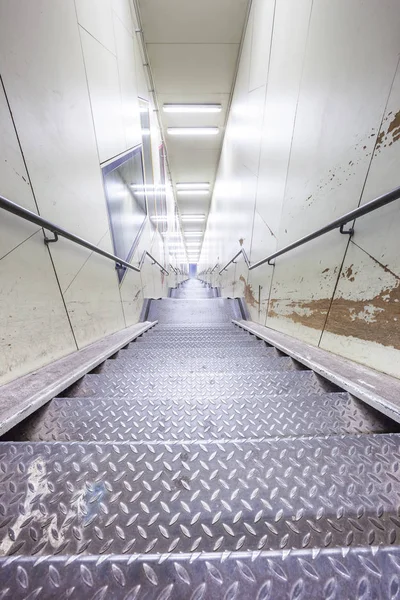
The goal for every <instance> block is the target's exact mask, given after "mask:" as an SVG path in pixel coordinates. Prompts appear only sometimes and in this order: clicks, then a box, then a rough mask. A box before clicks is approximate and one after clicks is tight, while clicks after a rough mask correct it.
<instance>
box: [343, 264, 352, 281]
mask: <svg viewBox="0 0 400 600" xmlns="http://www.w3.org/2000/svg"><path fill="white" fill-rule="evenodd" d="M353 267H354V265H350V266H349V267H347V269H345V270H344V271H343V273H342V277H346V278H347V279H348V280H349V281H354V280H355V277H354V275H353Z"/></svg>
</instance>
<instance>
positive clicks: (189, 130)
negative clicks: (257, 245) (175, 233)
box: [163, 104, 222, 259]
mask: <svg viewBox="0 0 400 600" xmlns="http://www.w3.org/2000/svg"><path fill="white" fill-rule="evenodd" d="M163 110H164V112H166V113H186V114H188V113H190V114H202V113H219V112H221V110H222V106H221V104H164V105H163ZM167 133H168V134H169V135H181V136H188V135H189V136H206V135H218V133H219V128H218V127H168V128H167ZM176 191H177V194H178V195H179V196H208V195H209V194H210V184H209V183H177V184H176ZM181 219H182V221H183V222H201V221H204V219H205V215H193V214H192V215H182V217H181ZM202 234H203V232H202V231H198V232H187V233H185V237H191V236H193V237H195V236H196V237H200V236H202ZM200 245H201V241H200V239H199V240H198V241H197V242H186V247H187V248H193V247H196V248H197V252H196V253H194V252H195V251H193V250H190V251H189V252H188V257H189V258H192V259H197V258H198V254H199V251H200ZM178 248H179V249H181V250H182V249H183V244H182V242H181V246H178ZM177 258H178V256H177ZM182 258H185V257H184V256H182Z"/></svg>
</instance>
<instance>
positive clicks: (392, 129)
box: [387, 110, 400, 142]
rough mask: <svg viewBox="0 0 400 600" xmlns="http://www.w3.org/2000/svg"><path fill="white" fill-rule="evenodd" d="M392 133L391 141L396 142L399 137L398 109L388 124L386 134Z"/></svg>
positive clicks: (399, 115) (399, 117)
mask: <svg viewBox="0 0 400 600" xmlns="http://www.w3.org/2000/svg"><path fill="white" fill-rule="evenodd" d="M390 133H391V134H392V136H393V141H394V142H397V140H398V139H399V138H400V110H399V111H398V112H397V113H396V114H395V116H394V118H393V119H392V121H391V122H390V124H389V128H388V130H387V135H389V134H390Z"/></svg>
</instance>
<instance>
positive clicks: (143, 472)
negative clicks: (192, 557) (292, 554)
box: [0, 434, 400, 556]
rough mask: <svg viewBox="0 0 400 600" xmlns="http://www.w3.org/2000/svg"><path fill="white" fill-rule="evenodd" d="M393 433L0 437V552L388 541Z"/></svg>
mask: <svg viewBox="0 0 400 600" xmlns="http://www.w3.org/2000/svg"><path fill="white" fill-rule="evenodd" d="M399 461H400V435H398V434H382V435H369V436H358V437H357V436H344V437H327V438H293V439H290V438H289V439H287V438H283V439H278V440H269V441H268V440H267V441H254V442H240V443H233V442H226V443H222V442H215V443H211V442H208V443H191V442H187V443H185V444H163V443H148V444H136V445H135V444H128V443H122V444H116V443H114V444H113V443H108V444H107V443H92V444H90V443H79V442H77V443H74V442H70V443H68V444H65V443H52V444H50V443H34V444H32V443H26V444H25V443H20V444H15V443H7V442H4V443H2V444H0V494H1V495H0V515H1V519H0V553H1V554H9V555H12V554H29V555H33V556H39V555H46V554H60V555H61V554H110V553H114V554H126V553H133V552H135V553H168V552H221V551H245V550H277V549H280V550H283V549H290V548H298V549H300V548H327V547H348V546H362V545H364V546H372V545H374V546H376V545H392V544H398V543H399V541H400V518H399V511H400V469H399V464H400V463H399Z"/></svg>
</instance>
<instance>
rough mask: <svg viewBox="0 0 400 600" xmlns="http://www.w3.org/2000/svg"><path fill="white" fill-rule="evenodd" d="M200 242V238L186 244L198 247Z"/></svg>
mask: <svg viewBox="0 0 400 600" xmlns="http://www.w3.org/2000/svg"><path fill="white" fill-rule="evenodd" d="M200 244H201V242H200V240H199V241H198V242H186V246H187V247H188V248H189V247H192V248H193V246H197V247H198V246H200Z"/></svg>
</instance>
